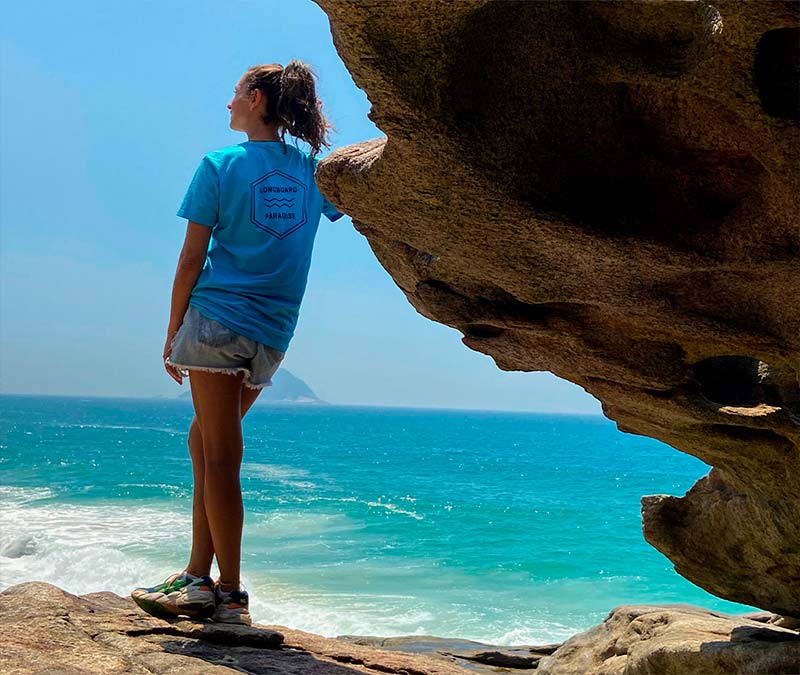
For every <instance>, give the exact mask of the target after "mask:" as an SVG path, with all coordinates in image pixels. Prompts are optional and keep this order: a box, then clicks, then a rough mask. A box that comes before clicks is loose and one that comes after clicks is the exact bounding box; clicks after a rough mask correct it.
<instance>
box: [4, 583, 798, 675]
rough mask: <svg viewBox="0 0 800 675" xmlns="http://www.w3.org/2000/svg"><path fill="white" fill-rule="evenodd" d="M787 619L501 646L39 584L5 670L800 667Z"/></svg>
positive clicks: (678, 610)
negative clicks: (223, 618) (328, 629)
mask: <svg viewBox="0 0 800 675" xmlns="http://www.w3.org/2000/svg"><path fill="white" fill-rule="evenodd" d="M779 620H780V619H779V617H775V616H773V615H770V614H766V613H762V614H759V615H751V616H749V617H747V616H743V617H730V616H725V615H722V614H716V613H714V612H708V611H705V610H701V609H698V608H696V607H690V606H688V605H681V606H672V607H648V606H632V607H619V608H617V609H615V610H614V611H613V612H611V614H610V615H609V617H608V619H606V621H605V622H604V623H603V624H601V625H599V626H596V627H594V628H592V629H590V630H588V631H586V632H585V633H581V634H580V635H576V636H575V637H573V638H571V639H570V640H568V641H567V642H565V643H564V644H563V645H561V646H559V645H543V646H516V647H497V646H493V645H485V644H482V643H479V642H473V641H470V640H457V639H451V638H437V637H432V636H426V635H414V636H407V637H394V638H380V637H370V636H342V637H340V638H336V639H333V638H325V637H322V636H320V635H314V634H313V633H306V632H303V631H298V630H292V629H291V628H286V627H284V626H262V625H259V624H255V625H253V626H249V627H248V626H231V625H225V624H215V623H213V622H195V621H189V620H184V619H181V620H175V621H164V620H162V619H157V618H155V617H152V616H150V615H148V614H146V613H145V612H143V611H142V610H141V609H140V608H139V607H137V606H136V604H135V603H134V602H133V600H131V599H130V598H122V597H120V596H118V595H116V594H114V593H110V592H102V593H89V594H86V595H81V596H76V595H72V594H71V593H67V592H65V591H63V590H61V589H60V588H58V587H57V586H53V585H51V584H47V583H43V582H37V581H34V582H28V583H24V584H18V585H17V586H12V587H10V588H7V589H6V590H4V591H3V592H2V593H0V673H2V675H151V674H152V673H168V674H169V675H215V674H219V675H223V674H225V673H229V674H231V675H233V674H234V673H250V674H251V675H266V674H267V673H269V674H271V675H275V674H280V675H356V674H357V673H373V674H377V673H398V674H401V673H402V674H403V675H467V674H471V675H491V674H493V673H501V672H502V673H512V674H513V673H518V674H519V675H521V674H522V673H526V672H527V673H530V672H533V670H534V669H535V672H537V673H543V674H544V675H601V674H603V675H615V674H617V673H619V674H622V673H624V674H625V675H640V674H641V675H645V674H648V675H650V674H654V673H658V675H695V674H696V675H700V674H703V675H707V674H708V675H714V674H717V673H725V674H727V673H742V674H748V673H751V674H756V673H757V674H759V675H761V674H763V675H766V674H768V673H781V674H783V675H798V674H800V633H798V632H797V631H794V630H789V629H787V628H782V627H780V626H778V625H776V624H775V622H776V621H779ZM549 655H552V656H549ZM537 666H538V667H537Z"/></svg>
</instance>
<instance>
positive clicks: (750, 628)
mask: <svg viewBox="0 0 800 675" xmlns="http://www.w3.org/2000/svg"><path fill="white" fill-rule="evenodd" d="M536 673H537V675H578V673H580V674H581V675H655V674H656V673H657V674H658V675H730V674H731V673H736V674H737V675H768V674H770V673H774V674H775V675H797V674H798V673H800V634H798V633H797V632H795V631H791V630H787V629H786V628H779V627H777V626H775V625H772V624H769V623H762V622H758V621H753V620H748V619H745V618H743V617H733V616H727V615H724V614H716V613H714V612H709V611H708V610H704V609H700V608H699V607H692V606H691V605H672V606H667V607H648V606H646V605H631V606H624V607H617V608H616V609H614V610H613V611H612V612H611V614H609V615H608V618H607V619H606V620H605V621H604V622H603V623H602V624H600V625H599V626H595V627H594V628H590V629H589V630H588V631H586V632H584V633H581V634H579V635H576V636H574V637H572V638H570V639H569V640H567V641H566V642H565V643H564V644H563V645H562V646H561V647H560V648H559V649H558V650H557V651H556V652H555V653H554V654H553V655H552V656H549V657H544V658H543V659H542V660H541V661H540V662H539V667H538V668H537V670H536Z"/></svg>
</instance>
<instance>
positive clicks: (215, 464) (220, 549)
mask: <svg viewBox="0 0 800 675" xmlns="http://www.w3.org/2000/svg"><path fill="white" fill-rule="evenodd" d="M242 379H243V375H242V374H241V373H238V374H236V375H226V374H223V373H208V372H203V371H196V370H193V371H191V374H190V377H189V381H190V384H191V387H192V399H193V401H194V406H195V417H194V419H193V420H192V423H191V425H190V426H189V452H190V455H191V457H192V470H193V474H194V500H193V507H192V553H191V557H190V560H189V565H187V567H186V570H187V571H188V572H189V573H190V574H195V575H203V574H209V573H210V571H211V561H212V559H213V556H214V553H215V552H216V554H217V564H218V565H219V569H220V584H221V587H222V590H223V591H229V590H232V589H235V588H239V567H240V557H241V540H242V523H243V519H244V512H243V508H242V493H241V486H240V483H239V469H240V466H241V461H242V448H243V444H242V427H241V419H242V418H243V417H244V415H245V413H247V411H248V410H249V409H250V407H251V406H252V405H253V403H254V402H255V400H256V399H257V398H258V395H259V393H260V390H255V389H249V388H248V387H244V386H243V385H242ZM206 469H209V471H206Z"/></svg>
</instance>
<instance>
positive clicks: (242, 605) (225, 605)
mask: <svg viewBox="0 0 800 675" xmlns="http://www.w3.org/2000/svg"><path fill="white" fill-rule="evenodd" d="M214 593H215V594H216V597H217V608H216V610H215V611H214V614H213V615H212V616H211V619H212V621H216V622H217V623H238V624H243V625H245V626H250V625H252V623H253V619H252V618H251V616H250V596H248V594H247V591H246V590H244V586H243V585H242V586H241V588H240V589H239V590H238V591H229V592H227V593H223V591H222V587H221V586H220V584H219V582H216V583H215V584H214Z"/></svg>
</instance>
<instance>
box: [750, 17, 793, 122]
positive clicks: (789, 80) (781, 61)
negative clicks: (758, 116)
mask: <svg viewBox="0 0 800 675" xmlns="http://www.w3.org/2000/svg"><path fill="white" fill-rule="evenodd" d="M754 75H755V83H756V86H757V87H758V95H759V98H760V99H761V107H763V108H764V112H765V113H767V115H772V116H773V117H785V118H788V119H794V120H800V29H797V28H793V27H787V28H776V29H775V30H771V31H767V32H766V33H764V35H763V36H762V37H761V39H760V40H759V41H758V45H757V47H756V61H755V73H754Z"/></svg>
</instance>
